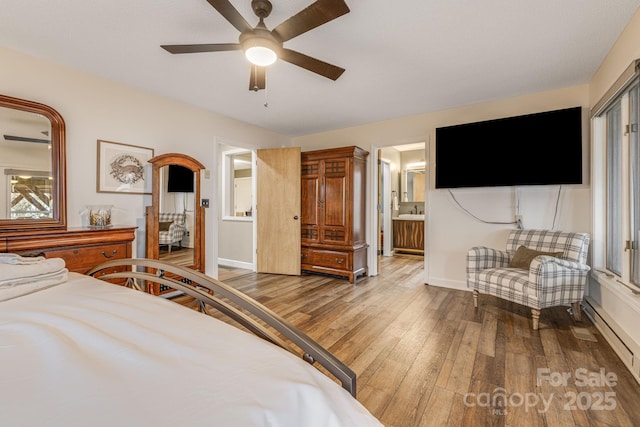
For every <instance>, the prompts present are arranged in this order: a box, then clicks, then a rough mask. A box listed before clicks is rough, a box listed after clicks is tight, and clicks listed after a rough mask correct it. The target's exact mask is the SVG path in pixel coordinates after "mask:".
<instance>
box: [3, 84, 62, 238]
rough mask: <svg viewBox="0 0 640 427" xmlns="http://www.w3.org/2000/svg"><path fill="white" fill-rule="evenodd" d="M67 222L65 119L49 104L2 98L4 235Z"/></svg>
mask: <svg viewBox="0 0 640 427" xmlns="http://www.w3.org/2000/svg"><path fill="white" fill-rule="evenodd" d="M66 224H67V216H66V174H65V124H64V120H63V119H62V116H61V115H60V114H59V113H58V112H57V111H56V110H54V109H53V108H51V107H49V106H47V105H44V104H40V103H37V102H33V101H27V100H24V99H19V98H12V97H9V96H4V95H0V233H8V232H11V233H15V232H20V231H30V230H58V229H65V228H66Z"/></svg>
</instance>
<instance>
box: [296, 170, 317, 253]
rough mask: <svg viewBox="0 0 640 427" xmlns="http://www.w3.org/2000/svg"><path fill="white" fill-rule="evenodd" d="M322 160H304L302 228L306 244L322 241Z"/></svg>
mask: <svg viewBox="0 0 640 427" xmlns="http://www.w3.org/2000/svg"><path fill="white" fill-rule="evenodd" d="M320 169H321V162H320V161H319V160H309V161H305V160H303V161H302V172H301V176H300V181H301V195H302V198H301V206H300V209H301V211H300V213H301V215H300V216H301V218H300V221H301V223H300V228H301V233H302V234H301V236H300V237H301V239H302V242H303V243H305V244H310V243H319V242H320V235H319V230H320V217H321V210H322V205H321V203H320V186H321V182H320V181H321V180H320V178H321V175H320Z"/></svg>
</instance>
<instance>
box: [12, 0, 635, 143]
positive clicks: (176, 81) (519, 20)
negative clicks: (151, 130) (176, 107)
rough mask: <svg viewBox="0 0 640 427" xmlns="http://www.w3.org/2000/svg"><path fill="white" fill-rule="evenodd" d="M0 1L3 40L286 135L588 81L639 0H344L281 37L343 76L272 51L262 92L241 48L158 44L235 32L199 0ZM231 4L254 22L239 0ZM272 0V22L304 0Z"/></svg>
mask: <svg viewBox="0 0 640 427" xmlns="http://www.w3.org/2000/svg"><path fill="white" fill-rule="evenodd" d="M1 3H2V4H1V7H0V45H2V46H5V47H8V48H11V49H14V50H17V51H21V52H25V53H28V54H32V55H34V56H38V57H42V58H45V59H49V60H51V61H53V62H57V63H61V64H65V65H69V66H72V67H75V68H79V69H82V70H85V71H87V72H90V73H94V74H97V75H100V76H103V77H106V78H108V79H111V80H115V81H120V82H123V83H126V84H129V85H132V86H136V87H139V88H142V89H145V90H148V91H150V92H154V93H157V94H161V95H165V96H168V97H170V98H173V99H177V100H181V101H184V102H186V103H189V104H192V105H195V106H199V107H202V108H206V109H208V110H211V111H215V112H218V113H221V114H224V115H226V116H230V117H233V118H235V119H238V120H242V121H245V122H248V123H252V124H255V125H258V126H261V127H264V128H266V129H270V130H272V131H275V132H279V133H282V134H286V135H292V136H295V135H305V134H311V133H316V132H320V131H325V130H330V129H337V128H344V127H350V126H355V125H361V124H366V123H371V122H376V121H380V120H386V119H391V118H395V117H401V116H406V115H413V114H420V113H425V112H430V111H436V110H441V109H445V108H452V107H456V106H461V105H467V104H472V103H477V102H483V101H489V100H494V99H500V98H505V97H511V96H517V95H523V94H527V93H535V92H541V91H545V90H551V89H557V88H561V87H567V86H573V85H579V84H584V83H587V82H588V81H589V80H590V78H591V77H592V75H593V73H594V72H595V71H596V69H597V67H598V66H599V65H600V63H601V62H602V60H603V59H604V57H605V55H606V53H607V52H608V51H609V49H610V48H611V46H612V45H613V43H614V42H615V40H616V39H617V37H618V36H619V35H620V33H621V32H622V30H623V29H624V27H625V25H626V24H627V23H628V22H629V20H630V18H631V16H632V15H633V14H634V13H635V12H636V10H637V9H638V6H639V5H640V0H615V1H613V0H562V1H558V0H539V1H535V2H534V1H531V0H511V1H507V0H483V1H477V0H446V1H443V0H405V1H396V2H391V1H388V0H387V1H383V0H367V1H364V0H347V4H348V6H349V8H350V9H351V12H350V13H348V14H346V15H344V16H342V17H340V18H338V19H336V20H334V21H331V22H329V23H327V24H325V25H323V26H321V27H319V28H316V29H314V30H312V31H310V32H308V33H305V34H303V35H301V36H299V37H296V38H294V39H292V40H290V41H288V42H286V43H285V47H287V48H290V49H293V50H297V51H299V52H302V53H305V54H307V55H309V56H313V57H316V58H318V59H321V60H324V61H326V62H329V63H332V64H335V65H338V66H341V67H343V68H346V72H345V73H344V74H343V75H342V77H340V78H339V79H338V80H337V81H335V82H334V81H331V80H328V79H326V78H324V77H320V76H317V75H315V74H312V73H310V72H308V71H306V70H303V69H301V68H299V67H296V66H294V65H291V64H289V63H286V62H277V63H276V64H275V65H273V66H271V67H270V68H269V70H268V74H267V91H266V93H265V91H261V92H257V93H255V92H251V91H249V90H248V86H249V64H248V62H247V61H246V59H245V58H244V56H243V55H242V53H241V52H240V51H232V52H217V53H199V54H189V55H171V54H169V53H167V52H166V51H164V50H163V49H161V48H160V47H159V46H160V45H162V44H191V43H235V42H237V38H238V35H239V34H238V31H237V30H236V29H235V28H234V27H233V26H232V25H231V24H229V23H228V22H227V21H225V20H224V19H223V18H222V17H221V16H220V15H219V14H218V13H217V12H216V11H215V10H214V9H213V8H212V7H211V6H210V5H209V3H207V2H206V1H205V0H135V1H130V0H128V1H125V0H111V1H107V0H28V1H26V0H2V2H1ZM232 3H233V5H234V6H236V8H237V9H238V11H240V13H241V14H242V15H243V16H244V18H245V19H246V20H247V21H248V22H249V23H250V24H251V25H254V24H256V23H257V18H256V17H255V15H253V12H252V11H251V7H250V1H249V0H242V1H238V0H232ZM272 3H273V12H272V13H271V16H269V18H268V19H267V21H266V24H267V26H268V27H269V28H274V27H275V26H277V25H278V24H279V23H281V22H282V21H284V20H285V19H287V18H288V17H289V16H292V15H294V14H296V13H297V12H298V11H300V10H301V9H303V8H305V7H306V6H308V5H309V4H311V3H312V1H308V0H307V1H302V0H274V1H273V2H272ZM267 102H268V107H265V106H264V104H265V103H267Z"/></svg>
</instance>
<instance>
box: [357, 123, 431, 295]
mask: <svg viewBox="0 0 640 427" xmlns="http://www.w3.org/2000/svg"><path fill="white" fill-rule="evenodd" d="M430 141H431V136H430V135H429V136H426V137H425V138H424V139H420V140H414V141H403V142H391V143H387V144H380V145H371V152H370V153H369V157H368V161H369V162H370V163H369V164H368V167H369V182H370V183H371V184H370V185H369V195H368V196H369V204H368V206H369V209H368V211H369V212H368V216H369V221H368V227H367V235H368V241H369V242H370V246H369V254H368V257H369V260H368V263H369V276H377V275H378V274H379V271H378V249H379V248H378V230H379V227H380V224H379V223H378V218H379V215H378V160H380V156H379V155H378V150H379V149H382V148H386V147H391V146H394V145H407V144H415V143H420V142H424V145H425V153H424V159H425V167H424V171H425V179H426V182H427V185H425V199H424V200H425V210H424V221H425V224H424V234H425V239H424V283H425V284H427V283H428V279H429V244H428V242H429V241H428V239H427V236H428V235H429V234H430V233H429V229H430V226H431V222H430V221H429V217H430V211H431V209H430V204H429V203H428V202H429V196H430V192H431V191H432V190H431V169H432V165H431V156H430V151H431V143H430Z"/></svg>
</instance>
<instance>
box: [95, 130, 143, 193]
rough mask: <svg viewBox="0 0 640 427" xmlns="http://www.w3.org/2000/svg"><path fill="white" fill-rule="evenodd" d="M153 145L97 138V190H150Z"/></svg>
mask: <svg viewBox="0 0 640 427" xmlns="http://www.w3.org/2000/svg"><path fill="white" fill-rule="evenodd" d="M152 157H153V149H152V148H146V147H140V146H136V145H128V144H120V143H117V142H111V141H103V140H98V179H97V181H98V182H97V191H98V192H101V193H132V194H150V193H151V182H150V181H151V179H150V175H149V170H150V164H149V163H148V161H149V160H150V159H151V158H152Z"/></svg>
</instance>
